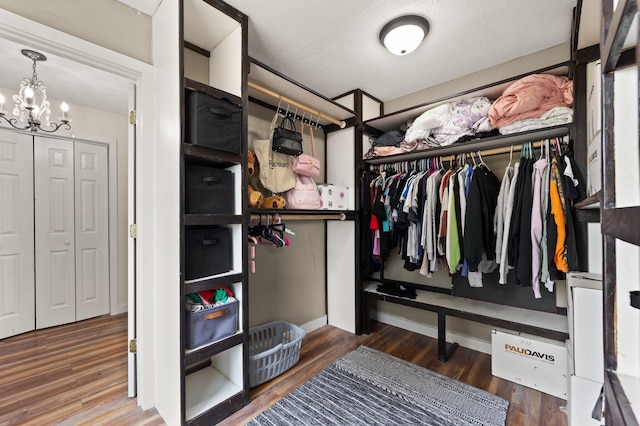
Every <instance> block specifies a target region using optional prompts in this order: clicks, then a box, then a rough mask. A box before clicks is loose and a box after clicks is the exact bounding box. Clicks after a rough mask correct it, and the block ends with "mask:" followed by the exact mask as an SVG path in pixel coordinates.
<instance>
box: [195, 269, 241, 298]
mask: <svg viewBox="0 0 640 426" xmlns="http://www.w3.org/2000/svg"><path fill="white" fill-rule="evenodd" d="M242 278H243V274H242V272H239V271H229V272H225V273H224V274H218V275H213V276H211V277H205V278H198V279H195V280H189V281H185V282H184V293H185V294H190V293H197V292H198V291H203V290H208V289H210V288H213V287H217V286H225V287H228V286H230V285H232V284H235V283H238V282H241V281H242Z"/></svg>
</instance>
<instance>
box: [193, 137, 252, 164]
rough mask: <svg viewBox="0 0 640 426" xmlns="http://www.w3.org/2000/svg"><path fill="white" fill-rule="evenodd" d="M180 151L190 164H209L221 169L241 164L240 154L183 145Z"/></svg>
mask: <svg viewBox="0 0 640 426" xmlns="http://www.w3.org/2000/svg"><path fill="white" fill-rule="evenodd" d="M182 151H183V153H184V156H185V159H186V160H188V161H189V162H190V163H196V164H210V165H218V166H222V167H230V166H232V165H234V164H238V163H242V154H235V153H232V152H226V151H220V150H217V149H214V148H209V147H206V146H199V145H192V144H190V143H183V144H182Z"/></svg>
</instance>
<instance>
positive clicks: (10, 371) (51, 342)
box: [0, 314, 164, 426]
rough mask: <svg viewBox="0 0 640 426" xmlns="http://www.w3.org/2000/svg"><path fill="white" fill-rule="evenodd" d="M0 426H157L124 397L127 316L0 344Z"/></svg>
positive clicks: (151, 415) (152, 414)
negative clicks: (55, 425)
mask: <svg viewBox="0 0 640 426" xmlns="http://www.w3.org/2000/svg"><path fill="white" fill-rule="evenodd" d="M0 366H1V368H0V425H53V424H62V425H74V426H75V425H161V424H164V421H163V420H162V417H160V415H159V414H158V413H157V411H156V410H155V409H154V410H148V411H142V409H140V408H139V407H138V406H137V403H136V400H135V398H128V397H127V316H126V314H121V315H114V316H103V317H99V318H94V319H90V320H86V321H81V322H78V323H74V324H69V325H63V326H59V327H52V328H48V329H45V330H38V331H33V332H30V333H25V334H21V335H19V336H15V337H10V338H7V339H4V340H0Z"/></svg>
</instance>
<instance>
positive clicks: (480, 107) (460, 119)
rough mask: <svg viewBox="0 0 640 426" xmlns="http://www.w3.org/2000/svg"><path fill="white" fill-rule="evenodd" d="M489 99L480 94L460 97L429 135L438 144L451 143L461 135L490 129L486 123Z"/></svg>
mask: <svg viewBox="0 0 640 426" xmlns="http://www.w3.org/2000/svg"><path fill="white" fill-rule="evenodd" d="M490 107H491V101H489V99H488V98H486V97H484V96H481V97H476V98H468V99H462V100H460V101H457V102H453V103H452V104H451V110H450V111H449V114H447V116H446V117H444V119H443V120H442V125H441V126H440V127H437V128H435V129H433V130H432V131H431V136H432V137H433V138H434V139H435V140H437V141H438V143H439V144H440V146H447V145H451V144H452V143H454V142H456V141H457V140H458V139H460V138H461V137H463V136H469V135H473V134H474V133H476V131H487V130H491V129H490V128H489V127H488V126H486V125H483V123H486V119H487V114H488V112H489V108H490Z"/></svg>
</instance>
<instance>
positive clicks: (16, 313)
mask: <svg viewBox="0 0 640 426" xmlns="http://www.w3.org/2000/svg"><path fill="white" fill-rule="evenodd" d="M34 327H35V305H34V276H33V139H32V138H31V136H29V135H22V134H18V133H13V132H7V131H2V132H0V339H3V338H5V337H8V336H13V335H15V334H20V333H24V332H26V331H31V330H33V329H34Z"/></svg>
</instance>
